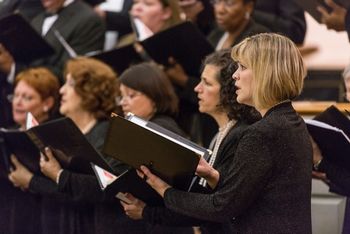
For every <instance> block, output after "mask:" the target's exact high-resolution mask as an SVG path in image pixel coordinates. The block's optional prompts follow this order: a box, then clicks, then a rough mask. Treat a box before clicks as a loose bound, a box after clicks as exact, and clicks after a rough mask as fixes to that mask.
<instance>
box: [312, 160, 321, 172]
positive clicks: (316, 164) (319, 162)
mask: <svg viewBox="0 0 350 234" xmlns="http://www.w3.org/2000/svg"><path fill="white" fill-rule="evenodd" d="M321 162H322V158H321V159H320V160H318V161H317V162H316V163H314V165H313V169H314V170H315V171H319V170H320V164H321Z"/></svg>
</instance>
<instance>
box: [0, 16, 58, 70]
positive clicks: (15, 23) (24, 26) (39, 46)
mask: <svg viewBox="0 0 350 234" xmlns="http://www.w3.org/2000/svg"><path fill="white" fill-rule="evenodd" d="M0 43H1V44H3V45H4V47H5V48H6V49H7V50H8V51H9V52H10V54H11V55H12V56H13V57H14V60H15V61H16V62H24V63H29V62H32V61H34V60H36V59H40V58H44V57H48V56H50V55H52V54H54V52H55V50H54V49H53V48H52V46H51V45H50V44H48V42H46V40H45V39H44V38H43V37H42V36H41V35H39V33H38V32H37V31H35V29H34V28H33V27H32V26H31V25H30V24H29V23H28V22H27V21H26V20H25V19H24V18H23V17H22V16H21V15H20V14H12V15H9V16H6V17H4V18H1V19H0Z"/></svg>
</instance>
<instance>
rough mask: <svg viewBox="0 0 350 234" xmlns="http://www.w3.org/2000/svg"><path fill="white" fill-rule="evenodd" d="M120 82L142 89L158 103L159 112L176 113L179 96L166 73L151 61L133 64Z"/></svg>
mask: <svg viewBox="0 0 350 234" xmlns="http://www.w3.org/2000/svg"><path fill="white" fill-rule="evenodd" d="M119 80H120V83H121V84H123V85H125V86H127V87H129V88H132V89H134V90H137V91H140V92H142V93H143V94H145V95H146V96H147V97H148V98H150V99H151V100H152V101H153V102H154V103H155V105H156V108H157V110H156V113H157V114H168V115H174V114H175V113H177V111H178V98H177V96H176V94H175V91H174V88H173V86H172V84H171V83H170V81H169V79H168V77H167V76H166V75H165V73H164V72H163V71H162V70H161V69H160V68H159V67H158V66H156V65H154V64H151V63H140V64H137V65H134V66H131V67H130V68H128V69H127V70H125V71H124V73H123V74H122V75H121V76H120V79H119Z"/></svg>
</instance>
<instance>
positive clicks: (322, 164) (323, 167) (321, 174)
mask: <svg viewBox="0 0 350 234" xmlns="http://www.w3.org/2000/svg"><path fill="white" fill-rule="evenodd" d="M343 78H344V83H345V88H346V100H347V101H350V66H348V67H347V68H346V69H345V70H344V72H343ZM311 142H312V147H313V163H314V167H313V169H314V170H313V171H312V175H313V177H314V178H316V179H320V180H323V181H324V182H326V183H327V184H328V186H329V190H330V192H334V193H338V194H340V195H342V196H346V197H348V198H347V201H346V208H345V215H344V221H343V232H342V233H344V234H346V233H350V200H349V197H350V171H348V170H346V169H345V168H343V167H340V166H338V165H336V164H334V163H332V162H329V161H328V160H327V159H325V158H324V157H323V156H322V152H321V150H320V148H319V147H318V145H317V144H316V142H315V141H314V140H313V139H312V140H311Z"/></svg>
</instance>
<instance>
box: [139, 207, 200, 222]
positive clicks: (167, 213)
mask: <svg viewBox="0 0 350 234" xmlns="http://www.w3.org/2000/svg"><path fill="white" fill-rule="evenodd" d="M142 217H143V219H144V220H145V221H146V222H148V223H150V224H152V225H157V224H158V225H161V226H176V227H189V226H199V225H200V224H201V223H203V222H205V221H203V220H199V219H196V218H191V217H189V216H186V215H181V214H178V213H175V212H173V211H171V210H169V209H167V208H166V207H150V206H146V207H145V208H144V209H143V212H142Z"/></svg>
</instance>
